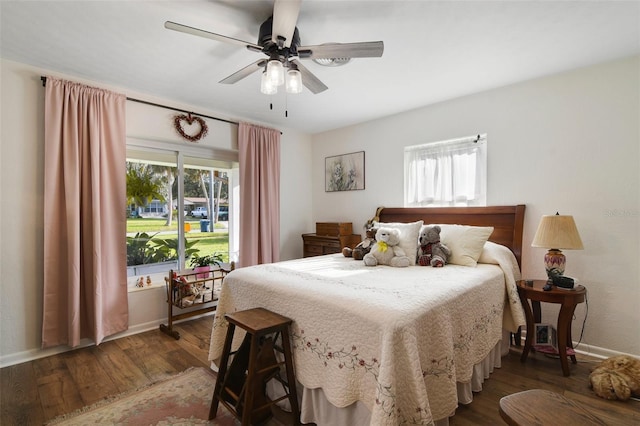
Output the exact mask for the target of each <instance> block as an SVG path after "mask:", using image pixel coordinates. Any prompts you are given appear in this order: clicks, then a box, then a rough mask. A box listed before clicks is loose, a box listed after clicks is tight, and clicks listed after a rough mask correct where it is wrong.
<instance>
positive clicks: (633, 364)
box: [589, 355, 640, 401]
mask: <svg viewBox="0 0 640 426" xmlns="http://www.w3.org/2000/svg"><path fill="white" fill-rule="evenodd" d="M589 381H590V382H591V388H592V389H593V391H594V392H595V393H596V395H598V396H599V397H601V398H604V399H620V400H622V401H626V400H628V399H629V398H630V397H631V395H633V396H640V360H639V359H636V358H633V357H630V356H628V355H619V356H614V357H612V358H608V359H605V360H604V361H602V362H601V363H600V364H599V365H598V366H597V367H596V368H595V369H594V370H593V371H592V372H591V374H590V375H589Z"/></svg>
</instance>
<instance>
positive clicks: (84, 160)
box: [42, 77, 129, 348]
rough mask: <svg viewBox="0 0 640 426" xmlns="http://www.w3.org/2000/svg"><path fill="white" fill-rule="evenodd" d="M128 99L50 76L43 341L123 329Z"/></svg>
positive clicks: (71, 341)
mask: <svg viewBox="0 0 640 426" xmlns="http://www.w3.org/2000/svg"><path fill="white" fill-rule="evenodd" d="M125 101H126V98H125V96H124V95H120V94H117V93H112V92H109V91H105V90H101V89H96V88H91V87H87V86H84V85H81V84H77V83H73V82H68V81H63V80H58V79H55V78H51V77H48V78H47V83H46V89H45V111H44V121H45V147H44V149H45V157H44V158H45V164H44V178H45V181H44V306H43V318H42V347H43V348H46V347H51V346H57V345H61V344H66V345H69V346H71V347H74V346H77V345H78V344H79V343H80V339H82V338H85V337H88V338H91V339H92V340H94V341H95V342H96V343H100V342H101V341H102V340H103V339H104V338H105V337H106V336H109V335H111V334H114V333H117V332H120V331H123V330H126V329H127V328H128V323H129V307H128V299H127V273H126V269H127V261H126V255H127V254H126V240H125V233H126V218H125V211H126V182H125V161H126V158H125V149H126V138H125Z"/></svg>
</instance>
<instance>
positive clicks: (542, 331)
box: [534, 323, 558, 349]
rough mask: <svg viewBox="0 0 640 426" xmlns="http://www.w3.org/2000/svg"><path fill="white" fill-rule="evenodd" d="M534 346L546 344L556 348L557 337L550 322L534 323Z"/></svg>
mask: <svg viewBox="0 0 640 426" xmlns="http://www.w3.org/2000/svg"><path fill="white" fill-rule="evenodd" d="M534 331H535V343H534V345H535V346H547V347H550V348H554V349H555V348H557V346H558V343H557V342H558V337H557V334H556V328H555V327H554V326H553V325H551V324H540V323H536V324H535V329H534Z"/></svg>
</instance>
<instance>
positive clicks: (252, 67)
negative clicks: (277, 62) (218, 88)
mask: <svg viewBox="0 0 640 426" xmlns="http://www.w3.org/2000/svg"><path fill="white" fill-rule="evenodd" d="M266 63H267V61H266V59H260V60H257V61H255V62H254V63H252V64H249V65H247V66H246V67H244V68H242V69H241V70H239V71H236V72H234V73H233V74H231V75H230V76H229V77H226V78H224V79H222V80H220V83H223V84H233V83H237V82H238V81H240V80H242V79H243V78H245V77H247V76H249V75H250V74H253V73H254V72H256V71H258V70H261V69H263V68H264V66H265V65H266Z"/></svg>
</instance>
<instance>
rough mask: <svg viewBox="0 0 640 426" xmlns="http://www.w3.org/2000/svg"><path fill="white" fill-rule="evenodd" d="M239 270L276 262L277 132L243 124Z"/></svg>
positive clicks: (278, 166)
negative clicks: (244, 267) (241, 267)
mask: <svg viewBox="0 0 640 426" xmlns="http://www.w3.org/2000/svg"><path fill="white" fill-rule="evenodd" d="M238 149H239V151H240V152H239V154H240V155H239V160H240V250H239V256H238V257H239V258H238V264H239V266H251V265H257V264H261V263H271V262H277V261H278V260H280V132H279V131H278V130H274V129H268V128H264V127H260V126H254V125H251V124H247V123H240V128H239V129H238Z"/></svg>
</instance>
